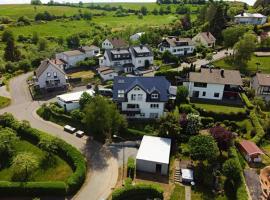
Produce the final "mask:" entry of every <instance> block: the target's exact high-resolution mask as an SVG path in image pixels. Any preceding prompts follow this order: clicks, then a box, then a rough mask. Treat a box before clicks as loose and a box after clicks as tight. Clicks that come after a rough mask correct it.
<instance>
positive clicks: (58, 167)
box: [0, 140, 72, 181]
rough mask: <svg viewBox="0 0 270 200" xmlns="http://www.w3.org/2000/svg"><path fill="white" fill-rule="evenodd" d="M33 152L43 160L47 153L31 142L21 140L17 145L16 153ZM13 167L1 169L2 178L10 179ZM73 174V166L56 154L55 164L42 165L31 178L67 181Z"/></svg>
mask: <svg viewBox="0 0 270 200" xmlns="http://www.w3.org/2000/svg"><path fill="white" fill-rule="evenodd" d="M24 151H28V152H32V153H34V154H35V155H36V156H37V158H38V159H39V160H41V159H42V158H43V157H44V155H45V153H44V152H43V151H42V150H41V149H39V148H38V147H36V146H34V145H32V144H31V143H29V142H27V141H25V140H20V141H19V142H18V144H17V145H16V147H15V154H17V153H19V152H24ZM13 172H14V171H13V169H12V168H10V167H9V168H4V169H2V170H0V180H1V181H3V180H5V181H10V180H11V178H12V176H13ZM71 174H72V169H71V167H70V166H69V165H68V164H67V163H66V162H65V161H64V160H62V159H61V158H60V157H58V156H55V165H54V166H43V165H40V167H39V168H38V170H37V171H35V173H34V174H33V175H32V177H31V178H30V180H31V181H48V180H51V181H54V180H55V181H65V180H66V179H67V178H68V177H69V176H70V175H71Z"/></svg>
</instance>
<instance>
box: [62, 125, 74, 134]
mask: <svg viewBox="0 0 270 200" xmlns="http://www.w3.org/2000/svg"><path fill="white" fill-rule="evenodd" d="M64 131H66V132H68V133H71V134H72V133H74V132H75V131H76V128H74V127H72V126H70V125H65V126H64Z"/></svg>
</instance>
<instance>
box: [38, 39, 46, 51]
mask: <svg viewBox="0 0 270 200" xmlns="http://www.w3.org/2000/svg"><path fill="white" fill-rule="evenodd" d="M47 47H48V42H47V40H46V39H45V38H40V39H39V41H38V50H39V51H44V50H46V49H47Z"/></svg>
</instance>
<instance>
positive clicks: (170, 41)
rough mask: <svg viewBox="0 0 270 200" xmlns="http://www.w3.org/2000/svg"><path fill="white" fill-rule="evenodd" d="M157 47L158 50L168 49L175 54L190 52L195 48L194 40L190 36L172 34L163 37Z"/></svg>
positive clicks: (183, 54) (180, 54)
mask: <svg viewBox="0 0 270 200" xmlns="http://www.w3.org/2000/svg"><path fill="white" fill-rule="evenodd" d="M158 47H159V51H160V52H162V53H163V52H165V51H169V52H170V53H171V54H173V55H176V56H185V55H188V54H192V53H193V52H194V49H195V45H194V42H193V41H192V40H191V39H190V38H178V37H174V36H170V37H167V38H164V39H163V40H162V42H161V43H160V44H159V45H158Z"/></svg>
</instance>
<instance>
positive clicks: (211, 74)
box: [184, 68, 243, 100]
mask: <svg viewBox="0 0 270 200" xmlns="http://www.w3.org/2000/svg"><path fill="white" fill-rule="evenodd" d="M242 84H243V83H242V79H241V75H240V72H239V71H237V70H224V69H203V68H202V69H201V72H190V73H189V78H188V82H185V83H184V85H186V86H187V88H188V90H189V97H192V98H200V99H213V100H222V99H231V100H232V99H237V98H238V96H239V95H238V92H239V87H240V86H242Z"/></svg>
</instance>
